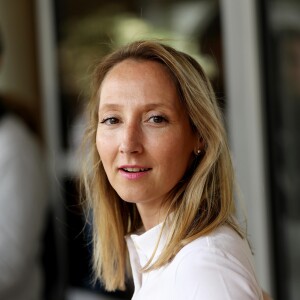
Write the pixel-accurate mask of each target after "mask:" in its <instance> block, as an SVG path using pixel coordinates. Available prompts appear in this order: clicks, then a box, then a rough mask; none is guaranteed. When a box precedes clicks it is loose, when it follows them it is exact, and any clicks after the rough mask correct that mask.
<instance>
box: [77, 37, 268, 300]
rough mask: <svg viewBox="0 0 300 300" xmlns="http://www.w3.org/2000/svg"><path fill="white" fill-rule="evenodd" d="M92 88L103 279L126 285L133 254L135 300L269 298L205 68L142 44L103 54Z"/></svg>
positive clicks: (88, 146) (98, 271)
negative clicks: (239, 206)
mask: <svg viewBox="0 0 300 300" xmlns="http://www.w3.org/2000/svg"><path fill="white" fill-rule="evenodd" d="M92 86H93V93H92V97H91V100H90V102H89V104H88V118H89V119H88V123H89V124H88V128H87V131H86V133H85V137H84V143H83V151H84V158H85V162H84V166H83V175H82V183H83V191H84V195H83V196H84V197H85V199H86V200H87V201H88V204H89V206H90V207H91V209H92V212H93V242H94V270H95V275H96V277H97V278H98V279H100V280H101V282H103V284H104V286H105V288H106V289H107V290H115V289H124V288H125V286H126V285H125V283H126V276H127V275H128V274H129V273H130V272H128V270H127V271H126V266H127V262H128V260H127V255H128V254H129V262H130V267H131V274H132V277H133V281H134V285H135V292H134V295H133V298H132V299H134V300H139V299H141V300H147V299H151V300H153V299H172V300H176V299H178V300H179V299H180V300H182V299H191V300H192V299H207V300H225V299H226V300H232V299H236V300H240V299H243V300H247V299H249V300H250V299H251V300H257V299H263V297H264V296H263V292H262V290H261V288H260V285H259V283H258V281H257V278H256V274H255V270H254V266H253V261H252V253H251V250H250V248H249V245H248V242H247V238H246V235H245V233H244V232H243V230H242V229H241V228H240V226H239V224H238V223H237V221H236V219H235V218H234V210H235V208H234V201H233V185H234V174H233V169H232V163H231V158H230V154H229V149H228V144H227V138H226V133H225V129H224V124H223V120H222V115H221V112H220V109H219V108H218V105H217V102H216V99H215V96H214V92H213V90H212V87H211V84H210V82H209V80H208V78H207V76H206V75H205V74H204V72H203V69H202V68H201V66H200V65H199V64H198V63H197V62H196V61H195V60H194V59H193V58H192V57H191V56H189V55H187V54H185V53H182V52H179V51H177V50H175V49H173V48H171V47H169V46H166V45H163V44H161V43H158V42H152V41H137V42H134V43H132V44H129V45H128V46H124V47H122V48H121V49H119V50H116V51H115V52H113V53H112V54H111V55H109V56H107V57H105V58H104V59H103V60H102V62H101V63H100V64H98V65H97V66H96V69H95V72H94V76H93V85H92ZM124 236H125V239H124ZM127 272H128V273H127ZM266 299H267V295H266Z"/></svg>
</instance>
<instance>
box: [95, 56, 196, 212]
mask: <svg viewBox="0 0 300 300" xmlns="http://www.w3.org/2000/svg"><path fill="white" fill-rule="evenodd" d="M99 94H100V99H99V100H100V103H99V124H98V128H97V141H96V142H97V149H98V152H99V155H100V158H101V161H102V163H103V166H104V169H105V172H106V174H107V177H108V179H109V182H110V184H111V185H112V187H113V188H114V189H115V191H116V192H117V193H118V195H119V196H120V197H121V198H122V199H123V200H125V201H128V202H133V203H136V204H137V206H138V209H139V211H140V209H142V207H147V208H149V209H151V208H155V207H159V206H161V203H162V201H163V200H164V199H165V198H166V197H167V195H168V193H169V192H170V191H171V189H172V188H173V187H174V186H175V185H176V184H177V183H178V181H179V180H180V179H181V178H182V177H183V175H184V173H185V172H186V170H187V168H188V166H189V164H190V163H191V160H192V158H193V155H194V154H193V152H194V149H195V148H196V147H197V138H196V135H195V134H194V133H193V131H192V129H191V126H190V123H189V119H188V116H187V114H186V113H185V111H184V108H183V107H182V105H181V104H180V101H179V98H178V95H177V91H176V88H175V85H174V83H173V81H172V79H171V77H170V75H169V74H168V72H167V71H166V70H165V68H164V67H163V66H162V65H160V64H159V63H157V62H152V61H134V60H125V61H123V62H121V63H119V64H117V65H116V66H114V67H113V68H112V70H110V72H109V73H108V74H107V75H106V77H105V79H104V81H103V83H102V86H101V88H100V93H99Z"/></svg>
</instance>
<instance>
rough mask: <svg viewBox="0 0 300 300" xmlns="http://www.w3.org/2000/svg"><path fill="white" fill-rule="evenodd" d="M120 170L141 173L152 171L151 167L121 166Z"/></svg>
mask: <svg viewBox="0 0 300 300" xmlns="http://www.w3.org/2000/svg"><path fill="white" fill-rule="evenodd" d="M120 170H122V171H124V172H126V173H140V172H147V171H150V170H151V168H129V167H128V168H120Z"/></svg>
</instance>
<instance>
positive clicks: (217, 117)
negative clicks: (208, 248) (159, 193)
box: [81, 41, 239, 290]
mask: <svg viewBox="0 0 300 300" xmlns="http://www.w3.org/2000/svg"><path fill="white" fill-rule="evenodd" d="M125 59H134V60H144V61H145V60H146V61H147V60H150V61H155V62H158V63H160V64H162V65H164V66H165V67H166V69H167V70H168V72H169V73H170V74H171V76H172V79H173V81H174V83H175V85H176V88H177V91H178V94H179V96H180V100H181V102H182V104H183V105H184V107H185V108H186V110H187V112H188V115H189V118H190V123H191V126H192V129H193V130H194V131H195V132H197V134H198V135H199V137H200V138H201V139H203V141H204V143H205V151H204V153H203V154H202V155H201V158H200V159H195V162H194V164H193V167H192V170H189V171H188V172H189V174H188V176H185V177H184V180H181V181H180V183H178V184H177V185H176V187H175V188H174V189H173V190H172V192H171V197H170V198H169V201H168V209H169V211H172V223H171V226H170V235H169V236H170V238H169V240H168V242H167V244H166V247H165V248H164V250H163V251H162V253H161V255H160V256H159V257H158V259H157V260H156V261H155V262H154V263H153V264H151V265H150V262H149V263H148V264H147V265H146V266H145V268H144V270H146V271H147V270H152V269H155V268H159V267H161V266H163V265H164V264H166V263H168V262H170V260H172V259H173V258H174V256H175V255H176V254H177V253H178V251H179V250H180V249H181V248H182V247H184V246H185V245H186V244H188V243H190V242H191V241H193V240H195V239H196V238H198V237H200V236H203V235H206V234H208V233H210V232H212V231H213V230H214V229H216V228H217V227H218V226H220V225H223V224H229V225H230V226H232V227H233V228H234V229H236V230H237V231H239V228H238V226H237V224H236V223H235V222H234V220H233V217H232V215H233V212H234V202H233V182H234V179H233V177H234V175H233V169H232V163H231V158H230V154H229V149H228V144H227V137H226V132H225V129H224V124H223V119H222V114H221V112H220V109H219V107H218V104H217V101H216V98H215V95H214V92H213V89H212V87H211V84H210V82H209V80H208V78H207V76H206V75H205V73H204V72H203V70H202V68H201V66H200V65H199V64H198V63H197V62H196V61H195V60H194V59H193V58H192V57H190V56H189V55H187V54H185V53H182V52H179V51H177V50H175V49H173V48H172V47H170V46H167V45H163V44H161V43H159V42H156V41H136V42H133V43H131V44H129V45H127V46H124V47H122V48H121V49H119V50H116V51H115V52H113V53H111V54H110V55H108V56H106V57H105V58H104V59H103V60H102V61H101V62H100V63H99V64H98V65H97V66H96V68H95V71H94V74H93V81H92V97H91V100H90V102H89V104H88V106H87V112H88V128H87V130H86V133H85V138H84V146H83V149H84V167H83V172H82V180H81V182H82V185H83V187H84V196H85V198H86V200H87V202H88V203H89V205H90V207H91V208H92V211H93V237H94V240H93V243H94V255H93V257H94V270H95V274H96V277H98V278H99V279H101V281H102V282H103V284H104V286H105V288H106V289H107V290H115V289H124V288H125V278H126V265H127V262H128V261H127V260H128V255H127V247H126V243H125V239H124V236H125V235H127V234H129V233H132V232H135V231H136V230H137V229H138V228H140V227H141V226H142V223H141V218H140V216H139V213H138V211H137V208H136V206H135V204H132V203H127V202H125V201H123V200H122V199H121V198H120V197H119V196H118V194H117V193H116V191H115V190H114V189H113V188H112V186H111V185H110V183H109V181H108V178H107V176H106V173H105V171H104V168H103V165H102V163H101V159H100V157H99V154H98V152H97V149H96V131H97V124H98V106H99V94H98V93H99V88H100V86H101V84H102V82H103V80H104V78H105V76H106V74H107V73H108V72H109V70H111V69H112V68H113V67H114V66H115V65H116V64H118V63H120V62H122V61H124V60H125Z"/></svg>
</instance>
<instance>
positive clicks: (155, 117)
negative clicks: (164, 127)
mask: <svg viewBox="0 0 300 300" xmlns="http://www.w3.org/2000/svg"><path fill="white" fill-rule="evenodd" d="M151 120H152V122H151ZM147 121H150V122H151V123H155V124H160V123H163V122H168V120H167V118H166V117H165V116H162V115H153V116H151V117H150V118H149V119H148V120H147ZM118 123H119V119H118V118H116V117H109V118H104V119H103V120H102V121H101V122H100V124H106V125H115V124H118Z"/></svg>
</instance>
